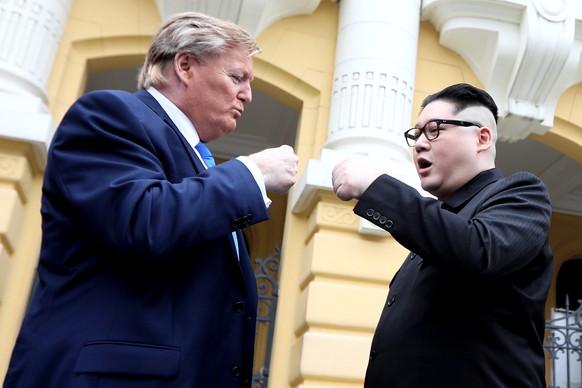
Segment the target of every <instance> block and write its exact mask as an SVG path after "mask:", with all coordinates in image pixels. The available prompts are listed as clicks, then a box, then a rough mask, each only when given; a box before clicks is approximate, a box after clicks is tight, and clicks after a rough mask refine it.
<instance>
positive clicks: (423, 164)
mask: <svg viewBox="0 0 582 388" xmlns="http://www.w3.org/2000/svg"><path fill="white" fill-rule="evenodd" d="M416 163H417V164H418V167H419V168H428V167H430V166H432V163H431V162H429V161H428V160H426V159H425V158H418V160H417V161H416Z"/></svg>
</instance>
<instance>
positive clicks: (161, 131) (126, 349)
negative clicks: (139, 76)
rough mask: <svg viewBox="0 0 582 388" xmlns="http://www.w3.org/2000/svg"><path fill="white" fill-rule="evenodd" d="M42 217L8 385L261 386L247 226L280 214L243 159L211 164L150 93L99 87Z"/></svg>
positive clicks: (51, 183) (54, 147)
mask: <svg viewBox="0 0 582 388" xmlns="http://www.w3.org/2000/svg"><path fill="white" fill-rule="evenodd" d="M42 217H43V223H42V227H43V240H42V249H41V254H40V262H39V268H38V286H37V288H36V290H35V292H34V295H33V298H32V300H31V304H30V309H29V311H28V313H27V315H26V318H25V320H24V323H23V326H22V329H21V332H20V335H19V337H18V340H17V343H16V346H15V349H14V352H13V356H12V359H11V364H10V367H9V371H8V374H7V377H6V379H5V387H6V388H16V387H34V388H38V387H43V388H50V387H54V388H66V387H71V388H82V387H107V388H112V387H140V388H147V387H164V388H166V387H179V388H184V387H208V388H216V387H221V388H223V387H224V388H226V387H247V386H250V379H251V374H252V361H253V349H254V336H255V321H256V308H257V289H256V282H255V277H254V273H253V270H252V267H251V263H250V259H249V257H248V253H247V249H246V248H245V247H244V238H243V236H242V234H241V233H240V229H241V228H243V227H245V226H249V225H251V224H254V223H257V222H260V221H263V220H266V219H268V213H267V209H266V207H265V204H264V201H263V198H262V195H261V192H260V190H259V188H258V186H257V184H256V182H255V180H254V179H253V177H252V174H251V173H250V172H249V170H248V169H247V168H246V167H245V166H244V164H243V163H241V162H240V161H238V160H236V159H235V160H230V161H227V162H225V163H223V164H221V165H218V166H216V167H213V168H212V169H210V170H205V169H204V167H203V166H202V164H201V162H200V160H199V159H198V157H197V155H196V154H195V153H194V151H193V150H192V149H191V147H190V146H189V144H188V143H187V142H186V140H185V138H184V137H183V136H182V135H181V133H180V132H179V131H178V129H177V128H176V127H175V125H174V124H173V123H172V122H171V120H170V119H169V117H168V116H167V115H166V113H165V112H164V111H163V110H162V108H161V107H160V106H159V104H158V103H157V102H156V101H155V99H154V98H153V97H152V96H151V95H150V94H149V93H147V92H145V91H139V92H137V93H135V94H131V93H127V92H121V91H97V92H92V93H89V94H87V95H85V96H83V97H81V98H80V99H79V100H78V101H77V102H76V103H75V104H74V105H73V106H72V107H71V108H70V110H69V111H68V112H67V114H66V115H65V117H64V118H63V121H62V123H61V124H60V126H59V128H58V129H57V132H56V134H55V137H54V140H53V142H52V144H51V147H50V150H49V156H48V164H47V169H46V174H45V180H44V185H43V198H42ZM235 230H236V231H238V233H239V235H238V241H239V243H240V244H241V249H240V261H239V260H237V257H236V251H235V247H234V245H233V239H232V236H231V232H233V231H235Z"/></svg>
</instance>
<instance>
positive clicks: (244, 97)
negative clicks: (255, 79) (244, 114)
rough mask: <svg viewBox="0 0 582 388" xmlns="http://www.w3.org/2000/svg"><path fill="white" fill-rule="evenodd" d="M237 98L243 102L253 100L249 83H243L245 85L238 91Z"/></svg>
mask: <svg viewBox="0 0 582 388" xmlns="http://www.w3.org/2000/svg"><path fill="white" fill-rule="evenodd" d="M238 98H239V99H240V100H241V101H242V102H243V103H245V104H246V103H249V102H251V101H252V100H253V91H252V89H251V84H250V83H247V84H245V86H244V87H243V88H242V89H241V91H240V92H239V93H238Z"/></svg>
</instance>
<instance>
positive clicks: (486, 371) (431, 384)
mask: <svg viewBox="0 0 582 388" xmlns="http://www.w3.org/2000/svg"><path fill="white" fill-rule="evenodd" d="M354 211H355V213H356V214H358V215H360V216H361V217H363V218H365V219H367V220H369V221H370V222H372V223H374V224H376V225H378V226H379V227H381V228H384V229H385V230H387V231H388V232H390V234H391V235H392V236H393V237H394V239H396V240H397V241H398V242H400V243H401V244H402V245H403V246H404V247H406V248H407V249H409V250H410V254H409V255H408V257H407V258H406V259H405V260H404V262H403V264H402V266H401V268H400V270H399V271H398V272H397V274H396V275H395V276H394V277H393V279H392V281H391V284H390V289H389V293H388V297H387V300H386V304H385V306H384V310H383V312H382V315H381V317H380V320H379V323H378V325H377V327H376V331H375V334H374V338H373V341H372V346H371V351H370V361H369V364H368V369H367V373H366V378H365V387H366V388H384V387H391V388H400V387H402V388H439V387H442V388H444V387H455V388H464V387H467V388H479V387H483V388H490V387H512V388H517V387H524V388H526V387H527V388H532V387H545V378H544V355H543V348H542V343H543V335H544V325H545V302H546V298H547V294H548V289H549V286H550V282H551V278H552V253H551V250H550V248H549V243H548V234H549V226H550V217H551V212H552V210H551V206H550V202H549V197H548V193H547V191H546V188H545V186H544V185H543V183H542V182H541V181H540V180H539V179H538V178H537V177H535V176H534V175H532V174H529V173H524V172H520V173H516V174H513V175H511V176H510V177H507V178H502V176H501V174H500V172H499V171H498V170H497V169H492V170H488V171H484V172H482V173H481V174H479V175H478V176H477V177H475V178H474V179H473V180H471V181H470V182H468V183H467V184H466V185H465V186H464V187H462V188H461V189H460V190H459V191H457V192H456V193H454V194H453V195H452V196H451V197H450V198H449V199H448V200H447V202H446V203H444V204H441V203H440V202H438V201H437V200H435V199H432V198H424V197H422V196H420V195H419V194H418V192H417V191H416V190H415V189H413V188H412V187H409V186H407V185H405V184H404V183H402V182H400V181H398V180H397V179H394V178H392V177H390V176H388V175H383V176H381V177H380V178H378V179H377V180H376V181H375V182H373V184H372V185H371V186H370V187H369V188H368V190H367V191H366V192H364V194H363V195H362V196H361V198H360V200H359V201H358V203H357V205H356V207H355V208H354ZM362 259H364V260H365V258H362ZM387 260H390V258H389V257H388V258H387Z"/></svg>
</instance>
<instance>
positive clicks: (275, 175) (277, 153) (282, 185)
mask: <svg viewBox="0 0 582 388" xmlns="http://www.w3.org/2000/svg"><path fill="white" fill-rule="evenodd" d="M249 158H251V160H252V161H253V162H255V163H256V164H257V166H258V167H259V170H261V173H262V174H263V179H264V180H265V188H266V189H267V192H273V193H279V194H284V193H286V192H287V191H289V189H290V188H291V186H293V185H294V184H295V180H296V179H297V164H298V163H299V157H298V156H297V155H295V152H294V151H293V148H291V147H290V146H288V145H282V146H280V147H277V148H268V149H266V150H263V151H260V152H257V153H256V154H252V155H249Z"/></svg>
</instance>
